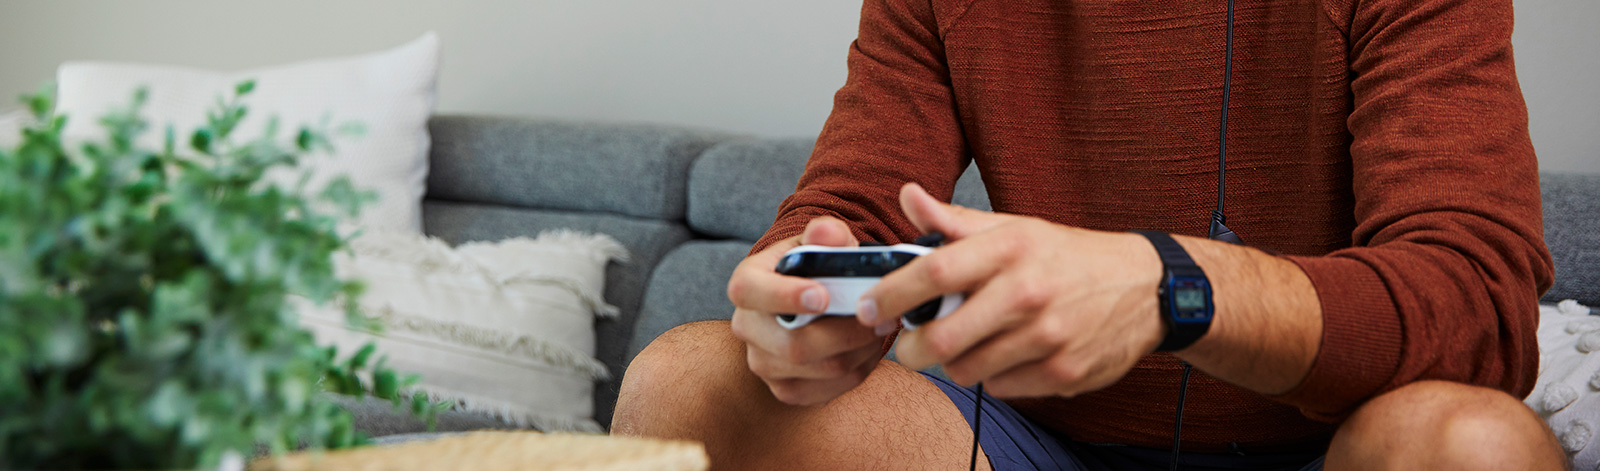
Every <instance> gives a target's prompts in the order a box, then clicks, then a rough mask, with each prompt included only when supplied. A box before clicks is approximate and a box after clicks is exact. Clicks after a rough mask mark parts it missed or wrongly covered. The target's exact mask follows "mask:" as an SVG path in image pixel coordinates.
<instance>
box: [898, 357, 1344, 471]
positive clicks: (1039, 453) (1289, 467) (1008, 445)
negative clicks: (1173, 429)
mask: <svg viewBox="0 0 1600 471" xmlns="http://www.w3.org/2000/svg"><path fill="white" fill-rule="evenodd" d="M923 376H927V377H928V380H929V381H932V382H933V384H934V385H936V386H939V389H941V390H943V391H944V395H945V396H948V397H949V398H950V402H953V403H955V405H956V408H957V409H960V410H961V415H962V416H963V417H965V418H966V419H967V425H969V426H970V425H972V407H973V405H974V404H975V401H976V397H977V396H976V395H975V394H973V391H972V390H970V389H967V388H963V387H961V386H958V385H956V384H955V383H952V382H950V380H947V379H944V378H940V377H938V376H934V375H930V374H927V373H923ZM978 443H979V445H981V446H982V447H983V452H984V453H985V454H987V455H988V456H989V465H990V466H993V467H994V469H995V470H996V471H1011V470H1033V469H1060V470H1072V471H1102V470H1117V471H1122V470H1146V469H1147V470H1152V471H1166V470H1167V469H1168V468H1169V467H1170V466H1171V465H1172V463H1171V461H1172V450H1170V449H1166V450H1159V449H1155V448H1144V447H1136V446H1128V445H1099V444H1089V443H1079V442H1074V441H1071V440H1063V439H1058V438H1056V437H1055V436H1053V435H1051V434H1050V433H1049V432H1046V431H1045V430H1044V428H1042V427H1040V426H1039V425H1038V424H1035V423H1033V422H1032V421H1030V420H1028V419H1027V418H1026V417H1023V416H1022V414H1021V413H1018V412H1017V411H1016V409H1012V408H1011V406H1008V405H1006V404H1005V403H1004V402H1000V400H999V399H995V398H994V397H992V396H989V395H988V394H984V395H983V428H982V430H980V431H979V432H978ZM1180 461H1181V463H1179V464H1180V465H1181V466H1182V469H1185V470H1225V469H1227V470H1262V471H1265V470H1274V471H1276V470H1282V471H1296V470H1299V471H1320V470H1321V469H1322V457H1321V456H1316V455H1249V456H1240V455H1236V454H1225V453H1183V455H1182V457H1181V458H1180Z"/></svg>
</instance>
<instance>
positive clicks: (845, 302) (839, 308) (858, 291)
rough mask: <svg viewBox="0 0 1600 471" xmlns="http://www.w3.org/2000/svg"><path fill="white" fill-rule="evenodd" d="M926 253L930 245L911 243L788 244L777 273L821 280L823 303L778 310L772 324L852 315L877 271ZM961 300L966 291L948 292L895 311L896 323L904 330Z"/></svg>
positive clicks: (790, 324) (791, 326) (794, 325)
mask: <svg viewBox="0 0 1600 471" xmlns="http://www.w3.org/2000/svg"><path fill="white" fill-rule="evenodd" d="M924 239H928V240H930V241H931V242H930V243H929V244H928V245H937V243H938V242H939V241H941V240H942V239H943V237H933V238H931V239H929V238H926V237H925V238H924ZM924 239H918V241H919V242H921V241H923V240H924ZM931 252H933V248H932V247H928V246H925V245H916V244H898V245H891V246H881V245H880V246H869V247H824V246H820V245H802V246H799V247H795V248H793V249H790V250H789V251H788V252H785V253H784V254H783V258H782V259H780V260H779V261H778V269H777V270H778V273H782V274H785V275H789V276H799V277H804V278H810V279H813V280H816V281H817V282H818V283H822V287H823V288H825V289H827V290H828V307H827V309H824V310H823V311H822V313H821V314H780V315H778V324H779V325H782V326H783V327H784V328H787V329H797V328H800V327H801V326H804V325H806V324H810V323H811V322H812V321H814V320H816V319H817V318H818V317H821V316H854V315H856V301H857V300H859V299H861V295H863V294H866V292H867V290H868V289H871V288H872V287H873V286H874V285H877V284H878V280H879V279H881V278H882V277H883V275H886V274H888V273H889V272H891V271H894V270H895V269H898V268H900V267H902V266H905V265H906V264H907V263H911V260H912V259H915V258H917V257H919V256H922V255H927V254H928V253H931ZM965 299H966V296H963V295H962V294H960V293H951V294H946V295H944V296H942V297H939V298H937V299H934V300H931V301H928V302H927V303H925V304H923V305H921V306H917V308H916V309H912V310H910V311H907V312H906V313H905V315H903V316H901V317H900V325H902V326H905V328H906V329H908V330H909V329H915V328H917V326H920V325H922V324H926V323H928V322H929V321H932V320H934V319H938V318H941V317H944V316H945V315H947V314H950V312H952V311H955V310H956V308H957V307H960V306H961V302H962V301H963V300H965Z"/></svg>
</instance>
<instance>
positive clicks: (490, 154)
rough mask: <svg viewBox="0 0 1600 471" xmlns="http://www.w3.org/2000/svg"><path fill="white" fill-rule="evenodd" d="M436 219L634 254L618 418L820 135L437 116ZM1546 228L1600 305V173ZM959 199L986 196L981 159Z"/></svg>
mask: <svg viewBox="0 0 1600 471" xmlns="http://www.w3.org/2000/svg"><path fill="white" fill-rule="evenodd" d="M429 130H430V131H431V133H432V137H433V151H432V154H431V158H430V165H431V167H430V170H429V177H428V193H427V199H426V200H425V201H424V208H423V210H424V228H425V231H426V232H427V233H428V234H430V235H434V236H437V237H440V238H441V239H444V240H446V241H447V242H450V243H452V244H459V243H461V242H466V241H472V240H498V239H503V238H507V237H515V236H523V235H534V234H537V233H539V232H541V231H544V230H548V229H557V228H571V229H576V230H579V231H585V232H597V233H605V234H609V235H611V236H612V237H615V238H616V239H617V240H618V241H619V242H622V244H623V245H624V246H626V247H628V249H629V251H630V252H631V253H632V259H631V260H630V261H629V262H627V263H620V264H614V265H612V266H611V267H610V268H609V269H608V271H607V276H606V293H605V296H606V299H607V300H608V301H610V302H611V303H612V304H615V305H617V306H618V307H619V308H620V309H621V311H622V313H621V315H620V316H619V317H618V318H616V319H610V320H600V321H598V322H596V325H595V327H596V337H597V338H596V347H597V356H598V357H599V359H600V360H601V361H602V362H604V363H605V364H606V366H607V367H608V368H609V369H610V371H611V374H612V379H611V380H609V381H606V382H602V383H600V384H597V385H596V387H595V411H596V415H595V417H596V420H597V421H599V422H600V423H601V424H607V423H609V421H610V417H611V410H612V407H613V406H614V403H615V401H616V393H617V387H618V385H619V384H620V381H621V378H622V375H623V370H624V369H625V368H626V366H627V364H628V362H629V361H630V360H631V359H632V358H633V356H634V355H636V354H637V353H638V352H639V350H641V349H643V348H644V347H645V346H646V345H648V344H649V342H650V341H651V340H654V339H655V338H656V336H658V335H660V334H661V333H662V332H665V331H667V330H669V329H671V328H673V327H676V326H678V325H681V324H683V323H686V322H692V321H696V320H706V319H727V318H728V316H729V314H730V313H732V312H733V306H732V305H731V304H730V303H729V302H728V300H727V296H726V286H727V280H728V276H729V274H731V273H732V271H733V267H734V266H735V265H737V264H738V263H739V261H740V260H742V259H743V258H744V256H745V254H746V253H747V252H748V251H749V250H750V247H751V244H752V243H753V242H754V240H756V239H757V238H759V237H760V236H761V235H762V234H763V233H764V232H765V231H766V229H767V227H768V226H770V225H771V223H772V221H773V217H774V215H775V214H776V211H777V207H778V205H779V204H780V203H781V202H782V201H783V200H784V198H786V197H788V195H789V194H790V193H792V192H793V191H794V186H795V182H796V181H798V180H799V177H800V174H801V173H802V172H803V171H804V169H805V162H806V160H807V159H809V157H810V154H811V150H812V142H813V139H810V138H802V139H758V138H750V137H742V136H735V135H729V134H722V133H716V132H710V131H703V130H695V129H689V128H681V127H673V126H659V125H643V124H618V123H591V124H585V123H574V122H571V121H562V120H551V119H537V118H500V117H482V116H456V115H440V116H435V117H434V118H433V120H432V121H431V122H430V123H429ZM1542 178H1543V180H1542V181H1543V190H1544V212H1545V227H1546V232H1545V236H1546V241H1547V243H1548V245H1549V246H1550V250H1551V253H1552V255H1553V257H1554V258H1555V261H1556V285H1555V287H1554V288H1552V289H1551V290H1550V291H1549V292H1548V293H1547V294H1546V295H1545V298H1544V299H1545V300H1546V301H1547V302H1553V301H1559V300H1561V299H1578V300H1579V301H1581V302H1584V303H1586V304H1589V305H1600V270H1597V268H1600V222H1597V221H1600V175H1558V174H1545V175H1543V176H1542ZM955 203H957V204H961V205H963V206H968V207H975V208H980V209H985V210H987V209H989V207H990V206H989V202H988V197H987V195H986V193H985V190H984V187H983V182H982V181H981V179H980V178H979V176H978V172H977V171H976V170H975V169H973V168H969V169H968V170H967V172H966V174H964V175H963V176H962V177H961V180H960V181H959V182H958V183H957V185H956V194H955Z"/></svg>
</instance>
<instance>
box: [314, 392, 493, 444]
mask: <svg viewBox="0 0 1600 471" xmlns="http://www.w3.org/2000/svg"><path fill="white" fill-rule="evenodd" d="M331 396H332V397H333V398H334V402H336V403H338V404H339V407H343V408H344V409H345V410H347V411H350V415H351V416H353V418H354V419H355V421H354V423H353V425H355V429H356V430H358V431H360V432H361V433H365V434H367V436H369V437H384V436H391V435H398V434H415V433H422V432H427V431H428V423H427V422H423V421H421V420H418V419H416V418H415V417H412V416H411V412H410V409H409V408H407V409H402V410H395V407H394V404H393V403H391V402H389V401H385V400H381V399H377V398H372V397H365V398H353V397H349V396H339V395H331ZM515 428H516V427H515V426H513V425H510V424H507V423H505V422H504V421H501V420H500V419H497V418H495V417H494V416H493V415H491V414H488V413H485V412H473V411H463V410H447V411H444V412H440V413H439V417H438V419H437V420H435V421H434V428H433V432H435V433H443V432H465V431H469V430H483V429H515Z"/></svg>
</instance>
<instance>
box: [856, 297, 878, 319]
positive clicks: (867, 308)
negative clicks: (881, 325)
mask: <svg viewBox="0 0 1600 471" xmlns="http://www.w3.org/2000/svg"><path fill="white" fill-rule="evenodd" d="M856 317H859V318H861V323H862V324H866V325H873V324H877V323H878V303H877V302H876V301H873V300H872V299H870V298H861V300H860V301H856Z"/></svg>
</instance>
